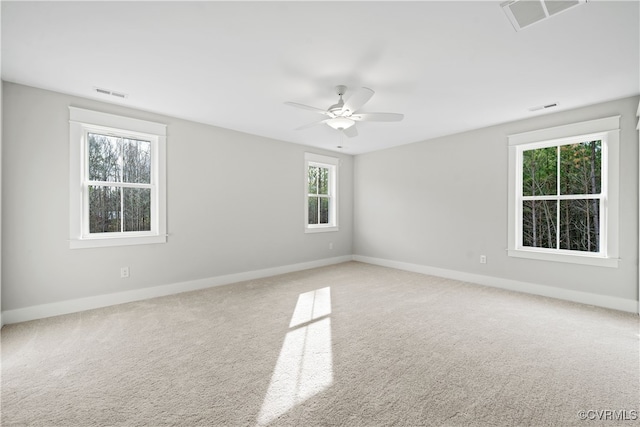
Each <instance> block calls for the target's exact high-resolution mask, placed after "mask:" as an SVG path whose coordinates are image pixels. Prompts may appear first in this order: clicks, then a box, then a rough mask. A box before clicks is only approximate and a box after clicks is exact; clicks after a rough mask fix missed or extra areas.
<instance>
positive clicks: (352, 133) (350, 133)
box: [342, 125, 358, 138]
mask: <svg viewBox="0 0 640 427" xmlns="http://www.w3.org/2000/svg"><path fill="white" fill-rule="evenodd" d="M342 132H344V134H345V135H347V136H348V137H349V138H353V137H354V136H358V129H356V125H353V126H350V127H348V128H346V129H344V130H343V131H342Z"/></svg>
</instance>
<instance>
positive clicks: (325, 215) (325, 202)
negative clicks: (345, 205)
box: [320, 197, 329, 224]
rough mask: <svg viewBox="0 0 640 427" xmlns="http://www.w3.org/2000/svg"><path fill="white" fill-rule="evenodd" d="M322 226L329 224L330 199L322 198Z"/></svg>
mask: <svg viewBox="0 0 640 427" xmlns="http://www.w3.org/2000/svg"><path fill="white" fill-rule="evenodd" d="M320 224H329V198H328V197H321V198H320Z"/></svg>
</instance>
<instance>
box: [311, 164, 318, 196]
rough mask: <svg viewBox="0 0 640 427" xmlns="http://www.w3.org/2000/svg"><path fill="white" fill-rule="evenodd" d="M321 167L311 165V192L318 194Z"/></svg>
mask: <svg viewBox="0 0 640 427" xmlns="http://www.w3.org/2000/svg"><path fill="white" fill-rule="evenodd" d="M318 169H319V168H317V167H315V166H309V178H308V184H309V186H308V187H309V190H308V191H309V194H318V173H319V171H318Z"/></svg>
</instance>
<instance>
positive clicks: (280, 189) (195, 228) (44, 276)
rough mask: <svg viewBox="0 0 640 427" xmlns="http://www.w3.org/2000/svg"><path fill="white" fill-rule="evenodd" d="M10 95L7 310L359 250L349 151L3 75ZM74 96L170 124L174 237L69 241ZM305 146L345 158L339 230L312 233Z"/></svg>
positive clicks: (92, 105)
mask: <svg viewBox="0 0 640 427" xmlns="http://www.w3.org/2000/svg"><path fill="white" fill-rule="evenodd" d="M3 100H4V110H3V111H4V115H3V119H4V129H3V136H4V138H3V141H4V156H3V159H2V162H3V174H4V180H3V183H4V188H3V190H4V191H3V195H2V197H3V209H4V215H3V233H2V247H3V252H2V255H3V256H2V310H3V311H4V312H7V311H11V310H17V309H22V308H26V307H33V306H39V305H42V304H45V305H46V304H52V303H56V302H64V301H68V300H76V299H79V298H87V297H95V296H99V295H104V294H113V293H122V292H126V291H132V290H140V289H145V288H150V287H155V286H159V285H167V284H176V283H182V282H188V281H197V280H198V279H203V278H211V277H219V276H225V275H233V274H236V273H243V272H249V271H256V270H265V269H272V268H274V267H279V266H287V265H293V264H301V263H309V262H313V261H317V260H321V259H330V258H336V257H340V256H350V255H351V254H352V235H353V232H352V220H353V215H352V199H353V194H352V189H353V181H352V180H353V159H352V157H351V156H348V155H340V154H336V153H333V152H323V151H322V150H317V149H312V148H310V147H304V146H301V145H296V144H290V143H286V142H282V141H275V140H270V139H266V138H262V137H258V136H253V135H248V134H243V133H239V132H234V131H231V130H225V129H220V128H216V127H212V126H207V125H203V124H198V123H193V122H189V121H185V120H179V119H176V118H171V117H165V116H159V115H156V114H152V113H147V112H141V111H137V110H131V109H127V108H123V107H120V106H117V105H113V104H107V103H101V102H97V101H92V100H87V99H83V98H77V97H73V96H68V95H63V94H59V93H55V92H50V91H45V90H40V89H35V88H31V87H27V86H21V85H17V84H12V83H6V82H5V83H4V93H3ZM69 105H72V106H76V107H81V108H88V109H94V110H98V111H103V112H107V113H113V114H120V115H126V116H129V117H134V118H139V119H145V120H151V121H156V122H161V123H165V124H167V125H168V128H167V129H168V137H167V180H168V186H167V199H168V211H167V215H168V230H169V238H168V243H166V244H159V245H143V246H129V247H115V248H96V249H74V250H71V249H69V242H68V238H69V230H68V215H69V195H68V182H69V150H68V145H69V110H68V106H69ZM305 151H311V152H317V153H320V154H328V155H331V156H337V157H340V158H341V160H342V164H341V166H340V187H339V197H340V202H339V209H340V213H339V215H340V216H339V219H340V231H338V232H333V233H316V234H305V233H304V210H303V206H304V205H303V202H304V182H303V179H304V152H305ZM329 243H333V250H330V249H329ZM122 266H129V267H130V272H131V277H130V278H129V279H120V267H122ZM54 312H55V310H54ZM14 318H15V317H14ZM7 321H8V322H9V321H10V320H9V319H7Z"/></svg>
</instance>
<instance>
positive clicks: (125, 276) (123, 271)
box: [120, 267, 129, 279]
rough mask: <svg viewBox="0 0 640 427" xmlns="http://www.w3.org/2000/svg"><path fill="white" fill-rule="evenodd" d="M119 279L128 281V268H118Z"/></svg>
mask: <svg viewBox="0 0 640 427" xmlns="http://www.w3.org/2000/svg"><path fill="white" fill-rule="evenodd" d="M120 278H121V279H128V278H129V267H121V268H120Z"/></svg>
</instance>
